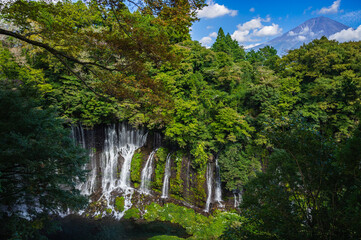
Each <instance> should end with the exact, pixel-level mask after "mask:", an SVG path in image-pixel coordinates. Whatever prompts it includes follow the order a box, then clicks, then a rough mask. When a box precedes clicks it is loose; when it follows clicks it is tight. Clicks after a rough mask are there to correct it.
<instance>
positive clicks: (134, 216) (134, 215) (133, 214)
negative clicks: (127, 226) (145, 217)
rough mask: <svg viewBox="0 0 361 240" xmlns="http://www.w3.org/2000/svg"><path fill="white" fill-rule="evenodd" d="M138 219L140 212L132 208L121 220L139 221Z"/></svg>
mask: <svg viewBox="0 0 361 240" xmlns="http://www.w3.org/2000/svg"><path fill="white" fill-rule="evenodd" d="M139 218H140V211H139V209H138V208H134V207H132V208H131V209H129V210H128V211H126V212H125V214H124V216H123V219H134V220H136V219H139Z"/></svg>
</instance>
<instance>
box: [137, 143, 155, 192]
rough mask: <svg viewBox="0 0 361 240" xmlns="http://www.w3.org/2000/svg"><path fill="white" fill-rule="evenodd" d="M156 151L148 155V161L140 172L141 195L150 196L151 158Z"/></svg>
mask: <svg viewBox="0 0 361 240" xmlns="http://www.w3.org/2000/svg"><path fill="white" fill-rule="evenodd" d="M157 150H158V149H155V150H153V151H152V152H151V153H150V155H149V157H148V160H147V162H146V163H145V166H144V168H143V170H142V175H141V183H140V188H139V190H140V192H141V193H145V194H150V187H151V181H152V173H153V158H154V154H155V153H156V152H157Z"/></svg>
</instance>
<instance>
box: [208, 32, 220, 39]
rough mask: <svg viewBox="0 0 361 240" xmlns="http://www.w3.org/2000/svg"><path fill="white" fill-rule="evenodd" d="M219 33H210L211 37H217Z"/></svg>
mask: <svg viewBox="0 0 361 240" xmlns="http://www.w3.org/2000/svg"><path fill="white" fill-rule="evenodd" d="M217 35H218V34H217V33H216V32H212V33H211V34H209V36H210V37H211V38H216V37H217Z"/></svg>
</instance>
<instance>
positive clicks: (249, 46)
mask: <svg viewBox="0 0 361 240" xmlns="http://www.w3.org/2000/svg"><path fill="white" fill-rule="evenodd" d="M259 45H261V43H255V44H250V45H246V46H243V47H244V49H249V48H253V47H257V46H259Z"/></svg>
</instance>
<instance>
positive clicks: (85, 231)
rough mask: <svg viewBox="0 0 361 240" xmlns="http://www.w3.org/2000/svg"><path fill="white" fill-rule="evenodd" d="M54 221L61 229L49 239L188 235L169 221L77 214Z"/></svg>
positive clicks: (115, 239)
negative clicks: (81, 215) (121, 218)
mask: <svg viewBox="0 0 361 240" xmlns="http://www.w3.org/2000/svg"><path fill="white" fill-rule="evenodd" d="M56 221H57V222H58V223H59V224H60V226H61V229H62V230H61V231H58V232H56V233H53V234H51V235H48V238H49V239H50V240H83V239H84V240H121V239H122V240H123V239H130V240H133V239H134V240H142V239H148V238H151V237H154V236H158V235H169V236H177V237H182V238H187V237H189V235H188V234H187V233H186V231H185V229H184V228H182V227H181V226H179V225H177V224H172V223H169V222H150V223H147V222H135V221H132V220H121V221H117V220H114V219H110V218H103V219H100V220H93V219H86V218H82V217H79V216H68V217H66V218H62V219H56Z"/></svg>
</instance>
